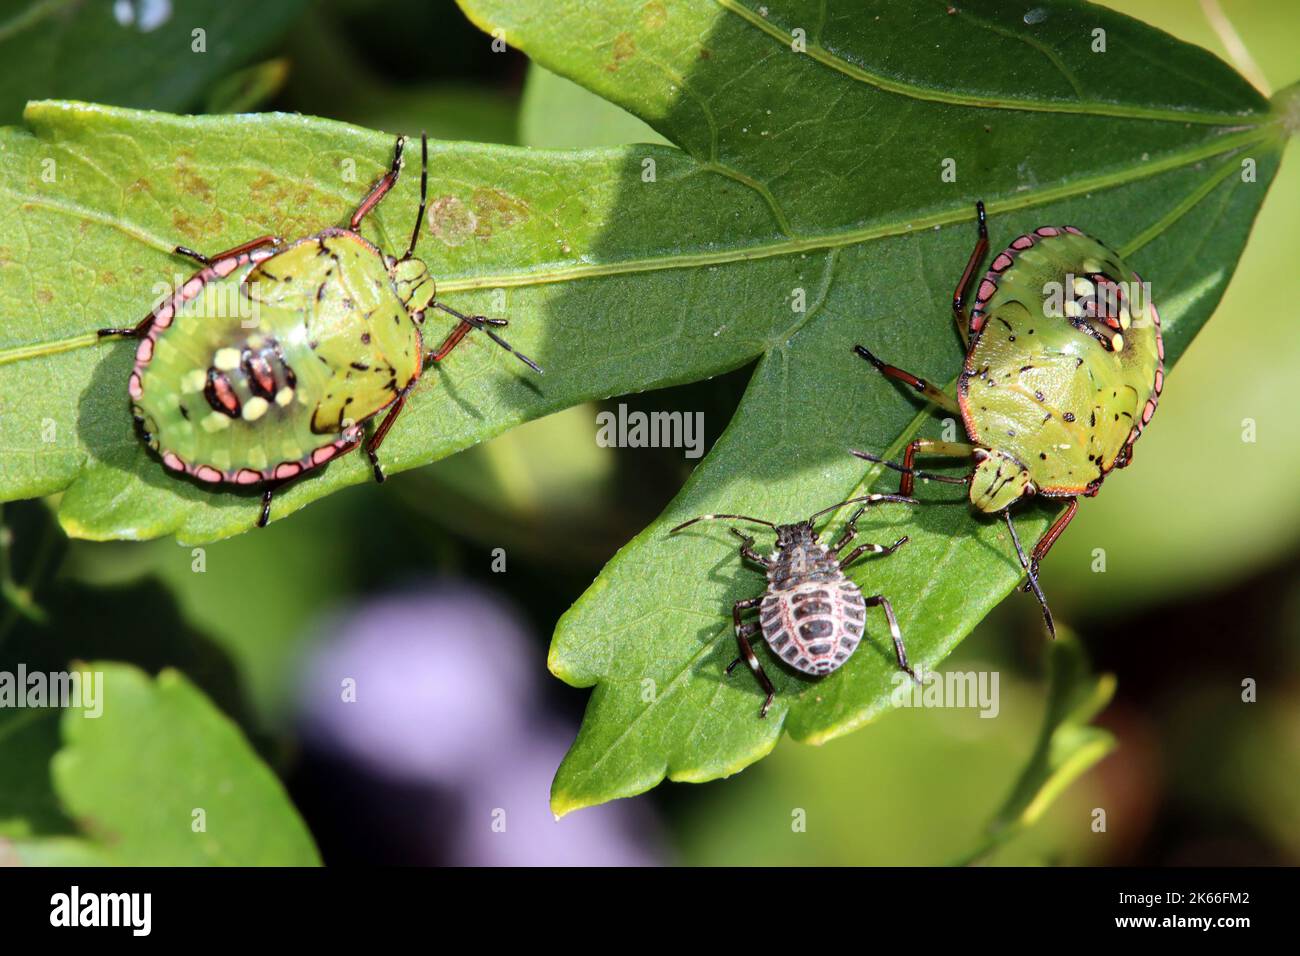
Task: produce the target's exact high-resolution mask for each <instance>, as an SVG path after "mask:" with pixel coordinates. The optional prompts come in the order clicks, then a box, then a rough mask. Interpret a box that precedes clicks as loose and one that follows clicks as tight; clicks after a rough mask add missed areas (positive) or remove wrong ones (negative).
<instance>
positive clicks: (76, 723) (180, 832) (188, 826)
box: [0, 663, 320, 866]
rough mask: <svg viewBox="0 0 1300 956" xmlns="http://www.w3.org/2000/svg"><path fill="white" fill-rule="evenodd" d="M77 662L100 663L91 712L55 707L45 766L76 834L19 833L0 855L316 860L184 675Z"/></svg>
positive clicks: (81, 860) (176, 862)
mask: <svg viewBox="0 0 1300 956" xmlns="http://www.w3.org/2000/svg"><path fill="white" fill-rule="evenodd" d="M84 669H85V670H87V671H91V672H102V673H103V684H102V696H101V697H100V698H99V704H100V705H101V707H102V713H101V714H100V716H98V717H93V716H91V714H92V713H93V711H94V708H89V709H84V710H83V708H79V707H73V708H69V709H67V710H65V711H64V714H63V719H62V730H63V741H64V745H63V749H62V750H60V751H59V752H58V753H57V754H56V755H55V757H54V760H53V764H52V769H53V777H54V786H55V790H56V791H57V793H58V796H59V798H60V801H61V802H62V804H63V807H64V809H65V810H66V812H67V814H68V815H69V816H70V817H72V818H73V819H74V820H76V821H77V823H78V825H79V827H80V829H81V830H82V832H83V835H82V836H63V837H60V836H52V837H42V838H38V839H27V838H19V839H16V840H14V841H13V842H12V844H11V845H10V846H9V847H8V848H7V852H8V853H9V854H13V855H16V856H17V859H18V860H19V861H20V862H21V863H23V864H25V865H46V864H57V865H97V864H102V865H111V866H135V865H142V864H149V865H152V866H157V865H160V864H161V865H164V866H200V865H204V866H207V865H235V866H310V865H316V864H319V862H320V857H319V855H318V853H317V851H316V846H315V844H314V843H313V841H312V838H311V835H310V834H309V833H308V832H307V828H306V827H305V826H304V825H303V822H302V820H301V819H300V818H299V816H298V814H297V812H296V811H295V810H294V808H293V805H292V804H291V803H290V802H289V798H288V796H287V795H286V794H285V792H284V788H283V786H282V785H281V784H280V782H279V780H278V779H277V778H276V777H275V775H274V774H273V773H272V772H271V771H270V770H269V769H267V767H266V765H265V764H263V763H262V762H261V761H260V760H259V759H258V757H257V756H256V754H254V753H253V750H252V748H250V747H249V745H248V742H247V741H246V740H245V739H244V736H243V734H241V733H240V731H239V730H238V728H237V727H236V726H235V725H234V724H233V723H231V722H230V720H229V719H228V718H227V717H225V716H224V715H223V714H222V713H221V712H220V711H218V710H217V709H216V708H215V707H213V706H212V704H211V703H210V702H209V701H208V699H207V698H206V697H204V696H203V694H202V693H201V692H200V691H199V690H197V689H196V688H195V687H194V685H192V684H191V683H190V682H189V681H188V680H186V679H185V677H184V676H182V675H181V674H180V673H179V672H177V671H174V670H164V671H163V672H162V673H160V674H159V675H158V677H157V678H156V679H153V678H150V677H148V676H147V675H146V674H144V673H143V672H142V671H140V670H137V669H136V668H134V667H131V666H128V665H123V664H108V663H93V664H88V665H85V668H84ZM0 726H3V725H0ZM199 811H202V816H201V817H200V816H199ZM200 821H201V826H200Z"/></svg>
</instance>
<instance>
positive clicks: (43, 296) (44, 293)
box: [36, 289, 54, 305]
mask: <svg viewBox="0 0 1300 956" xmlns="http://www.w3.org/2000/svg"><path fill="white" fill-rule="evenodd" d="M36 301H37V302H39V303H41V304H42V305H49V304H50V303H51V302H53V301H54V293H53V292H51V291H50V290H49V289H37V290H36Z"/></svg>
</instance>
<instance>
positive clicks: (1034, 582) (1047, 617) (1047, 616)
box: [1002, 511, 1056, 637]
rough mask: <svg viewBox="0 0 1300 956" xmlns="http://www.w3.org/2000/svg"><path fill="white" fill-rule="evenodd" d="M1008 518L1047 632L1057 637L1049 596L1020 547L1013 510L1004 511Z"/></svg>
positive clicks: (1017, 553)
mask: <svg viewBox="0 0 1300 956" xmlns="http://www.w3.org/2000/svg"><path fill="white" fill-rule="evenodd" d="M1002 514H1003V516H1004V517H1005V518H1006V519H1007V530H1008V531H1010V532H1011V543H1012V544H1014V545H1015V546H1016V557H1018V558H1019V559H1020V566H1021V567H1022V568H1024V569H1025V574H1027V575H1028V576H1029V590H1031V591H1033V592H1034V597H1036V598H1038V604H1039V606H1040V607H1042V609H1043V620H1044V621H1045V622H1046V623H1047V633H1048V634H1050V635H1051V636H1052V637H1056V624H1055V623H1053V621H1052V609H1051V608H1049V607H1048V606H1047V598H1046V597H1044V596H1043V589H1042V588H1041V587H1039V584H1038V571H1037V569H1036V568H1034V567H1033V566H1032V565H1031V564H1030V563H1029V559H1028V558H1026V557H1025V551H1024V549H1023V548H1022V547H1020V536H1019V535H1018V534H1016V523H1015V522H1014V521H1012V520H1011V512H1009V511H1004V512H1002Z"/></svg>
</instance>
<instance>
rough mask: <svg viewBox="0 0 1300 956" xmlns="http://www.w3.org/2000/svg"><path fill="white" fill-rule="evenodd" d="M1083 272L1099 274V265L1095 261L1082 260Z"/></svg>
mask: <svg viewBox="0 0 1300 956" xmlns="http://www.w3.org/2000/svg"><path fill="white" fill-rule="evenodd" d="M1083 271H1084V272H1100V271H1101V263H1100V262H1098V261H1097V260H1096V259H1084V260H1083Z"/></svg>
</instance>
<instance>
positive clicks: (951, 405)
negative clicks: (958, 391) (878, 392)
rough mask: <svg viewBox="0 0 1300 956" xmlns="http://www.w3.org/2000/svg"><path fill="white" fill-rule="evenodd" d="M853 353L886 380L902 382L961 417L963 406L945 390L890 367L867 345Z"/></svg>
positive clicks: (858, 347) (861, 346)
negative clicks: (872, 352)
mask: <svg viewBox="0 0 1300 956" xmlns="http://www.w3.org/2000/svg"><path fill="white" fill-rule="evenodd" d="M853 351H854V352H856V353H857V354H858V355H860V356H861V357H862V358H864V359H866V360H867V361H868V362H870V363H871V364H872V365H874V366H875V367H876V370H877V371H878V372H880V374H881V375H884V376H885V377H886V378H892V379H893V380H894V381H896V382H902V383H903V384H904V385H910V386H911V387H912V388H914V389H916V390H917V391H918V392H920V393H921V394H922V395H924V396H925V397H926V399H928V400H929V401H931V402H934V404H936V405H938V406H939V407H940V408H942V409H943V410H944V411H945V412H951V413H952V414H953V415H956V416H957V417H958V418H960V417H961V406H960V405H958V404H957V399H955V398H953V397H952V396H950V395H948V394H947V393H945V392H944V391H943V390H941V389H939V388H936V387H935V386H934V385H931V384H930V383H929V382H927V381H926V380H925V379H923V378H918V377H917V376H915V375H913V374H912V373H911V372H905V371H903V370H902V369H901V368H898V367H897V366H895V365H888V364H886V363H884V362H882V361H880V359H878V358H876V357H875V356H874V355H872V354H871V353H870V352H869V351H867V347H866V346H865V345H855V346H853Z"/></svg>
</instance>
